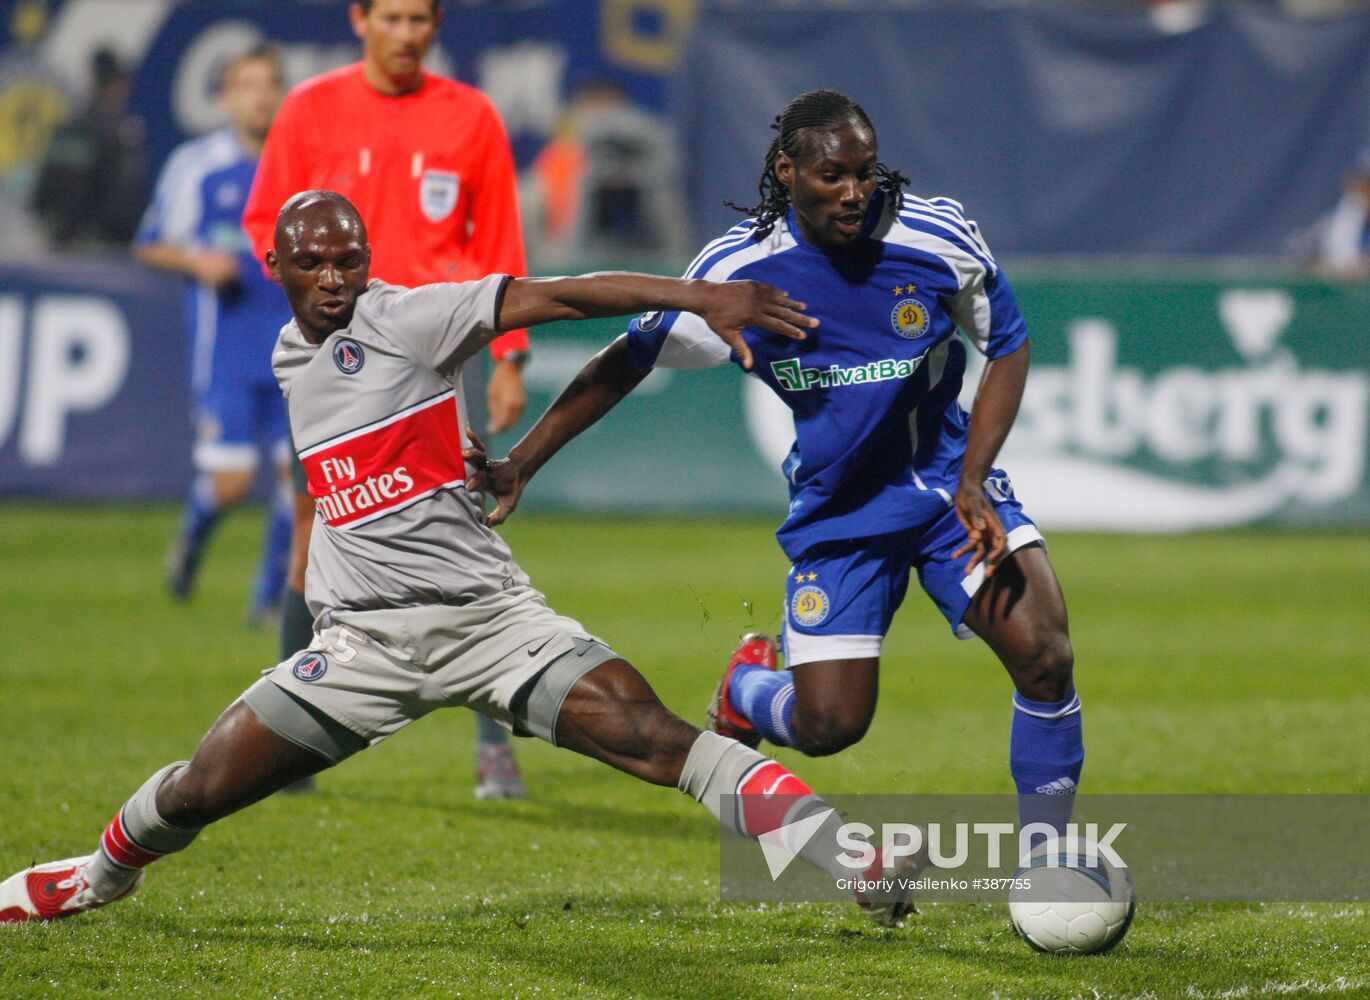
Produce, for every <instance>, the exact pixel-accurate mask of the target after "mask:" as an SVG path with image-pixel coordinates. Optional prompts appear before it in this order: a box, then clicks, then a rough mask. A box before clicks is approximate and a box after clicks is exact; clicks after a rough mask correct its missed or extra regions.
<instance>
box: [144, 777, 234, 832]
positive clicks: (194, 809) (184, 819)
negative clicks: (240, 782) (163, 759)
mask: <svg viewBox="0 0 1370 1000" xmlns="http://www.w3.org/2000/svg"><path fill="white" fill-rule="evenodd" d="M212 784H213V776H212V775H211V774H209V773H208V772H207V771H205V770H204V769H203V768H198V767H196V766H195V765H194V764H190V765H187V766H186V767H183V768H181V770H180V771H178V772H177V773H176V774H175V776H174V777H172V778H171V779H170V780H169V781H168V782H167V784H166V785H165V786H163V788H162V790H161V791H160V792H159V793H158V795H157V811H158V812H159V813H160V814H161V816H162V818H163V819H165V820H166V821H167V822H168V823H170V824H171V825H172V826H176V827H181V828H182V829H195V828H196V827H201V826H206V825H208V824H210V823H213V822H214V821H215V820H218V819H222V818H223V817H224V816H226V815H228V812H229V810H224V809H222V808H221V804H219V803H216V802H215V800H214V792H213V790H212V788H211V785H212Z"/></svg>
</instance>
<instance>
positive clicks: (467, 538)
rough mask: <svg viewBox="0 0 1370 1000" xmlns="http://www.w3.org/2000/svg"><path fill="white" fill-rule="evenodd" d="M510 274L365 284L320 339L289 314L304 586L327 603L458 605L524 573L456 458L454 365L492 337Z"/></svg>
mask: <svg viewBox="0 0 1370 1000" xmlns="http://www.w3.org/2000/svg"><path fill="white" fill-rule="evenodd" d="M508 280H509V279H508V277H506V276H504V275H491V276H490V277H488V278H484V279H482V280H480V281H472V282H465V283H461V284H435V285H425V286H423V287H421V288H415V289H407V288H402V287H400V286H398V285H388V284H386V283H384V282H382V281H372V282H371V283H370V284H369V285H368V286H367V288H366V291H365V292H364V293H362V295H360V296H359V297H358V299H357V307H356V311H355V312H354V313H353V315H352V323H351V325H350V326H348V327H347V328H346V329H343V330H339V331H337V332H336V333H334V334H332V335H331V336H329V337H328V339H327V340H325V341H324V342H323V344H319V345H315V344H311V343H309V342H308V341H307V340H305V338H304V335H303V334H302V333H301V332H300V328H299V326H298V325H297V324H296V323H295V322H294V321H293V320H292V321H291V322H290V323H288V324H287V325H286V326H285V327H284V328H283V329H282V330H281V336H280V339H279V340H278V341H277V343H276V350H275V353H274V354H273V355H272V368H273V370H274V371H275V373H276V379H277V381H279V382H280V385H281V391H282V392H284V393H285V398H286V405H287V407H288V409H289V411H290V429H291V433H292V435H293V436H294V440H295V446H296V448H297V449H298V450H299V455H300V461H301V462H302V463H303V465H304V468H305V472H306V474H307V476H308V480H309V493H310V495H311V496H313V497H314V502H315V506H316V515H315V521H314V533H313V539H312V541H311V542H310V545H309V573H308V576H307V578H306V581H305V595H306V598H307V599H308V601H309V608H310V611H311V612H313V613H314V615H315V616H316V617H317V616H318V615H320V614H322V613H323V612H324V611H342V610H373V609H378V608H407V607H418V606H423V605H436V604H465V603H467V602H469V601H472V600H475V599H477V598H481V597H485V596H487V595H489V594H492V593H496V592H498V591H501V590H507V589H509V588H511V587H514V586H516V585H520V584H527V583H528V578H527V576H525V575H524V573H523V571H522V570H521V569H519V567H518V566H517V565H516V564H515V563H514V560H513V556H512V555H511V554H510V552H509V547H508V546H507V545H505V544H504V541H503V539H501V538H500V537H499V536H498V535H497V534H495V533H494V532H493V531H491V530H490V529H489V528H487V527H486V526H485V525H484V524H483V523H482V516H483V513H484V512H483V510H482V509H481V506H480V505H479V504H478V503H477V501H476V499H475V498H473V497H472V495H471V494H470V493H468V492H467V490H466V488H465V482H466V478H467V469H466V464H465V462H464V461H463V459H462V457H461V452H462V447H463V444H464V441H465V434H466V430H465V429H466V426H467V412H466V403H465V399H464V397H463V394H462V390H461V367H462V363H463V362H465V361H466V360H468V359H470V358H472V357H474V356H475V355H476V354H477V353H478V352H479V351H480V350H481V349H482V348H484V347H485V346H486V345H487V344H489V342H490V341H491V340H493V339H494V338H495V337H497V336H498V335H499V331H498V330H497V329H496V328H495V318H496V313H497V310H498V308H499V301H500V299H501V297H502V295H503V292H504V287H505V283H506V282H507V281H508Z"/></svg>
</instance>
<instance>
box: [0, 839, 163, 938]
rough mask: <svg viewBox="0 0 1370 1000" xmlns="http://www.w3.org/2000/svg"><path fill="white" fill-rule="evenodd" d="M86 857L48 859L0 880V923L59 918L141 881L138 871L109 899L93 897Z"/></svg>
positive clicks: (127, 891) (126, 893) (92, 906)
mask: <svg viewBox="0 0 1370 1000" xmlns="http://www.w3.org/2000/svg"><path fill="white" fill-rule="evenodd" d="M89 860H90V857H89V856H87V857H84V858H68V859H67V860H65V861H50V862H48V863H47V864H45V865H34V866H33V867H32V868H25V869H24V870H23V871H21V872H18V873H17V874H14V875H11V876H10V877H9V878H7V879H5V881H4V882H0V924H9V923H18V922H20V921H24V920H61V919H62V918H63V917H71V916H75V915H76V914H78V913H84V912H85V911H87V910H95V909H98V908H100V907H101V906H104V905H106V904H108V903H113V902H115V901H116V900H120V899H123V898H124V897H125V896H131V895H133V894H134V893H135V892H137V891H138V887H139V886H140V885H142V884H143V873H142V872H139V873H138V877H137V878H136V879H134V881H133V884H132V885H130V886H129V887H128V888H127V889H125V890H124V891H123V892H121V893H119V894H118V895H116V896H114V897H113V898H112V899H97V898H96V897H95V893H94V892H93V891H92V890H91V888H90V884H89V883H88V882H87V881H86V876H85V873H84V868H85V864H86V862H87V861H89Z"/></svg>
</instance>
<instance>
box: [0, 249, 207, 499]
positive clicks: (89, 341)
mask: <svg viewBox="0 0 1370 1000" xmlns="http://www.w3.org/2000/svg"><path fill="white" fill-rule="evenodd" d="M0 289H3V291H2V292H0V494H11V495H23V496H35V497H45V498H91V499H95V498H98V499H136V498H145V497H153V496H162V497H170V496H176V495H179V494H181V493H182V492H183V491H184V490H185V486H186V483H187V482H189V481H190V433H191V426H190V406H189V401H188V394H187V389H186V386H187V383H188V381H189V374H188V372H187V362H186V357H187V351H186V339H185V332H184V330H185V293H184V290H183V288H182V287H181V284H180V283H179V282H176V281H173V280H171V279H167V278H161V277H158V276H157V275H155V274H152V273H151V272H149V271H147V270H145V269H143V268H139V267H135V266H133V265H132V264H126V265H125V264H110V263H90V264H81V263H76V262H64V263H63V264H62V265H60V266H52V265H50V264H49V265H45V266H42V267H12V266H5V267H0Z"/></svg>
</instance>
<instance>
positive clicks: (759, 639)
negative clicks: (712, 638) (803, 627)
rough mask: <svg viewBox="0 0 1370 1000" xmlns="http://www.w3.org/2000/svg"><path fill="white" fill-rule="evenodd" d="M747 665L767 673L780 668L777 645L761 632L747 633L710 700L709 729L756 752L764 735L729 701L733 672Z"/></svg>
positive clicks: (734, 652)
mask: <svg viewBox="0 0 1370 1000" xmlns="http://www.w3.org/2000/svg"><path fill="white" fill-rule="evenodd" d="M744 663H747V664H753V665H756V666H761V667H765V668H766V669H767V670H775V669H777V667H776V648H775V643H773V642H771V640H770V638H769V637H768V636H765V635H762V634H761V633H760V632H748V633H747V634H746V635H744V636H743V637H742V642H741V644H740V645H739V646H738V647H737V649H735V650H733V656H732V659H730V660H729V661H728V666H727V668H726V669H724V671H723V679H722V680H720V681H719V682H718V687H716V688H714V696H713V698H712V699H710V701H709V712H708V717H709V722H708V726H709V729H710V731H712V732H715V733H718V735H719V736H726V737H728V738H729V739H733V740H737V742H739V743H742V744H745V745H746V746H749V747H751V748H752V749H753V750H755V749H756V748H757V746H758V745H760V743H761V734H760V733H759V732H757V731H756V727H755V726H753V725H752V724H751V723H750V722H748V721H747V719H746V718H744V717H743V716H742V715H741V714H740V713H739V712H738V711H737V709H735V708H733V705H732V702H730V701H729V700H728V682H729V681H731V680H732V676H733V671H734V670H736V669H737V668H738V667H739V666H741V665H742V664H744Z"/></svg>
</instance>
